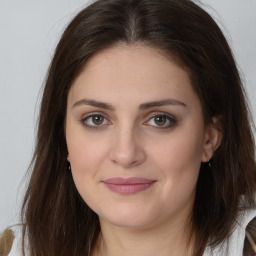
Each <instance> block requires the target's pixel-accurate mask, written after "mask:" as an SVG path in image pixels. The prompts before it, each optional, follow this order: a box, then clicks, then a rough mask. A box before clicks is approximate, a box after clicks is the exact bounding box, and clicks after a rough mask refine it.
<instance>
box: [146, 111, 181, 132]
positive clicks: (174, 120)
mask: <svg viewBox="0 0 256 256" xmlns="http://www.w3.org/2000/svg"><path fill="white" fill-rule="evenodd" d="M157 116H166V118H167V120H168V121H169V122H171V123H172V124H171V125H169V126H157V125H150V124H147V123H148V122H149V121H150V120H151V119H152V118H155V117H157ZM176 123H177V118H176V117H175V116H173V115H171V114H169V113H166V112H154V113H151V115H150V118H147V121H146V122H144V123H143V124H144V125H147V126H151V127H153V128H156V129H162V130H164V129H170V128H173V126H175V125H176Z"/></svg>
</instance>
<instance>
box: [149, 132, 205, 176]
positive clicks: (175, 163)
mask: <svg viewBox="0 0 256 256" xmlns="http://www.w3.org/2000/svg"><path fill="white" fill-rule="evenodd" d="M202 141H203V136H202V134H201V133H195V134H194V135H193V133H191V132H182V131H178V132H175V133H173V134H172V135H171V136H170V138H168V139H166V138H165V139H163V140H160V141H158V146H157V147H153V146H152V145H151V146H149V148H151V149H152V150H151V153H150V154H151V158H152V159H153V161H154V163H155V164H156V165H158V167H159V169H160V170H161V172H162V173H163V174H164V175H172V176H176V177H177V178H178V177H180V178H181V177H182V178H184V176H187V177H191V176H197V175H198V171H199V168H200V165H201V154H202V150H203V146H202V145H203V143H202Z"/></svg>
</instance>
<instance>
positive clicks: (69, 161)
mask: <svg viewBox="0 0 256 256" xmlns="http://www.w3.org/2000/svg"><path fill="white" fill-rule="evenodd" d="M67 161H68V162H70V161H69V153H68V155H67Z"/></svg>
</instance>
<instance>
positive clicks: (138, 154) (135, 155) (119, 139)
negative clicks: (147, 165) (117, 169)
mask: <svg viewBox="0 0 256 256" xmlns="http://www.w3.org/2000/svg"><path fill="white" fill-rule="evenodd" d="M110 158H111V161H112V162H114V163H115V164H118V165H120V166H122V167H124V168H131V167H134V166H137V165H140V164H142V163H143V162H144V161H145V160H146V153H145V151H144V149H143V146H142V141H141V140H140V139H139V136H138V134H136V132H135V131H134V129H132V128H130V129H129V128H122V129H119V131H118V132H116V133H115V134H114V138H113V141H112V148H111V156H110Z"/></svg>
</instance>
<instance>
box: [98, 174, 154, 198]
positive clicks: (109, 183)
mask: <svg viewBox="0 0 256 256" xmlns="http://www.w3.org/2000/svg"><path fill="white" fill-rule="evenodd" d="M102 182H103V183H104V184H105V185H106V187H107V188H108V189H109V190H111V191H113V192H115V193H118V194H123V195H130V194H136V193H139V192H141V191H144V190H146V189H148V188H150V187H151V186H152V185H154V183H155V182H156V180H150V179H145V178H138V177H132V178H122V177H116V178H110V179H107V180H104V181H102Z"/></svg>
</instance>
